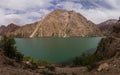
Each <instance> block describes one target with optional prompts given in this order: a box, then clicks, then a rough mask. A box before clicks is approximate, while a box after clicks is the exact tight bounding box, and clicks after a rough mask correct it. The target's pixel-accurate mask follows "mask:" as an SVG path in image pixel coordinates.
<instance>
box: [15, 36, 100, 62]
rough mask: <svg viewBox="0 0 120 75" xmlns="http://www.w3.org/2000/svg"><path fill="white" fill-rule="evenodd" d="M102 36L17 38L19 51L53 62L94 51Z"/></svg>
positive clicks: (64, 60) (68, 59) (65, 60)
mask: <svg viewBox="0 0 120 75" xmlns="http://www.w3.org/2000/svg"><path fill="white" fill-rule="evenodd" d="M101 39H102V37H86V38H16V39H15V40H16V46H17V49H18V51H19V52H21V53H23V54H24V55H25V56H32V57H34V58H36V59H40V60H45V61H48V62H51V63H64V62H68V61H71V60H72V59H73V58H75V57H76V56H80V55H81V54H82V53H84V52H90V53H93V52H94V51H95V49H96V48H97V46H98V43H99V42H100V40H101Z"/></svg>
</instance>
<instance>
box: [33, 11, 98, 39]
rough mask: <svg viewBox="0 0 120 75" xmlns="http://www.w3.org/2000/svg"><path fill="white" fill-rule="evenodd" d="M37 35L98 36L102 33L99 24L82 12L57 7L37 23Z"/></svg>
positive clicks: (35, 33) (35, 34)
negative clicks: (89, 19)
mask: <svg viewBox="0 0 120 75" xmlns="http://www.w3.org/2000/svg"><path fill="white" fill-rule="evenodd" d="M37 26H38V27H37V30H35V31H36V32H34V36H35V37H51V36H55V37H74V36H96V35H99V34H100V30H99V29H98V28H97V26H96V25H95V24H94V23H92V22H91V21H88V20H87V19H86V18H85V17H83V16H82V15H81V14H80V13H77V12H75V11H67V10H61V9H57V10H54V11H53V12H51V13H50V14H48V15H47V16H45V17H43V18H42V19H41V21H40V22H38V24H37Z"/></svg>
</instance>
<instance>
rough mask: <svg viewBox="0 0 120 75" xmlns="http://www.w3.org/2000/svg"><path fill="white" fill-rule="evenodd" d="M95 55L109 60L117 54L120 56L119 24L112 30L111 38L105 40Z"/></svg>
mask: <svg viewBox="0 0 120 75" xmlns="http://www.w3.org/2000/svg"><path fill="white" fill-rule="evenodd" d="M95 54H96V55H97V56H98V57H100V58H102V59H108V58H111V57H113V56H115V55H116V54H117V55H119V54H120V23H119V22H117V23H116V24H115V25H114V26H113V29H112V32H111V34H110V35H109V37H106V38H103V39H102V41H101V42H100V44H99V46H98V48H97V50H96V52H95Z"/></svg>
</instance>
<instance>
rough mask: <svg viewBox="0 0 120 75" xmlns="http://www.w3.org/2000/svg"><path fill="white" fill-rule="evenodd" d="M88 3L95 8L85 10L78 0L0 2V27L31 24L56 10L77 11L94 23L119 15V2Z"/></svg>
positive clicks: (113, 0)
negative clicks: (13, 24) (10, 24)
mask: <svg viewBox="0 0 120 75" xmlns="http://www.w3.org/2000/svg"><path fill="white" fill-rule="evenodd" d="M75 1H77V2H75ZM80 1H82V0H80ZM84 1H87V0H84ZM98 1H99V2H104V3H106V4H107V5H109V6H110V7H111V9H108V8H105V7H104V6H102V5H100V4H99V3H98ZM55 2H56V3H55ZM88 2H91V3H92V4H94V5H95V6H97V7H95V8H89V9H85V6H83V5H82V4H81V3H80V2H78V0H64V1H63V0H62V1H61V0H0V25H8V24H9V23H11V22H13V23H16V24H18V25H24V24H27V23H32V22H35V21H37V20H40V18H41V17H42V16H44V15H46V14H48V13H49V12H50V11H51V10H54V9H56V8H62V9H67V10H74V11H77V12H79V13H81V14H82V15H83V16H85V17H86V18H87V19H89V20H91V21H93V22H94V23H100V22H103V21H105V20H107V19H118V17H119V15H120V14H119V13H120V1H119V0H91V1H88ZM86 6H87V2H86ZM34 18H36V19H34Z"/></svg>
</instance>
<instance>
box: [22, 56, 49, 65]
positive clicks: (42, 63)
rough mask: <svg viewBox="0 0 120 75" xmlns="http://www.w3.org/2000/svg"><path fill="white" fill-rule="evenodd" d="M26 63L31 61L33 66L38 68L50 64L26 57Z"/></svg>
mask: <svg viewBox="0 0 120 75" xmlns="http://www.w3.org/2000/svg"><path fill="white" fill-rule="evenodd" d="M24 61H29V62H30V63H31V64H33V65H36V66H37V67H38V66H46V65H48V64H49V63H48V62H46V61H42V60H38V59H35V58H33V57H30V56H26V57H24Z"/></svg>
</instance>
